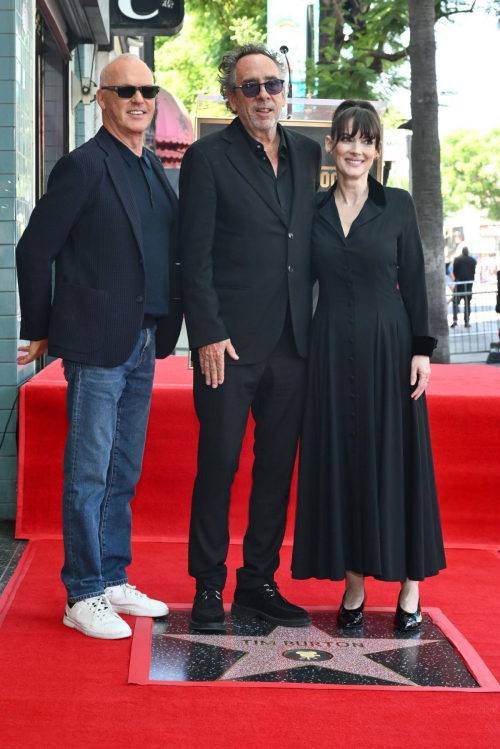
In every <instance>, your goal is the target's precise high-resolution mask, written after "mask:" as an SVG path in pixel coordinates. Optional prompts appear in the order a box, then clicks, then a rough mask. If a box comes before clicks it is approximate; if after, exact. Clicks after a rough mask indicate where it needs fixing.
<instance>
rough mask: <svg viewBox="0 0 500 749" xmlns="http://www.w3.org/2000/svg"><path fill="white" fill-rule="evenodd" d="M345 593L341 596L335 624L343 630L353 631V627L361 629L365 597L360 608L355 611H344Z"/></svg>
mask: <svg viewBox="0 0 500 749" xmlns="http://www.w3.org/2000/svg"><path fill="white" fill-rule="evenodd" d="M344 598H345V593H344V595H343V596H342V604H341V606H340V609H339V613H338V614H337V624H338V626H339V627H342V628H343V629H354V628H355V627H362V626H363V624H364V621H363V610H364V608H365V601H366V595H365V597H364V599H363V603H362V604H361V606H358V608H357V609H346V608H345V606H344Z"/></svg>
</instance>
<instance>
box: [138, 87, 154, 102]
mask: <svg viewBox="0 0 500 749" xmlns="http://www.w3.org/2000/svg"><path fill="white" fill-rule="evenodd" d="M140 91H141V94H142V95H143V96H144V98H145V99H154V98H155V96H156V95H157V94H158V86H141V88H140Z"/></svg>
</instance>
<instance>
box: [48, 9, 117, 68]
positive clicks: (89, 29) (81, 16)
mask: <svg viewBox="0 0 500 749" xmlns="http://www.w3.org/2000/svg"><path fill="white" fill-rule="evenodd" d="M37 5H38V7H39V8H40V12H41V14H42V15H43V17H44V19H45V22H46V24H47V26H48V27H49V29H50V30H51V32H52V35H53V37H54V39H55V42H56V44H57V46H58V48H59V51H60V53H61V56H62V57H63V59H64V60H71V50H72V49H74V47H76V45H77V44H109V42H110V38H111V37H110V31H109V0H37Z"/></svg>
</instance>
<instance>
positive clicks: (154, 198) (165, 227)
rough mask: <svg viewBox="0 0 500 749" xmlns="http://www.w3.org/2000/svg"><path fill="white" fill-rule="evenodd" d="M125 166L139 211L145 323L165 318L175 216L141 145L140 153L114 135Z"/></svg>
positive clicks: (147, 324)
mask: <svg viewBox="0 0 500 749" xmlns="http://www.w3.org/2000/svg"><path fill="white" fill-rule="evenodd" d="M113 140H114V141H115V143H116V146H117V148H118V150H119V152H120V154H121V156H122V158H123V162H124V164H125V165H126V170H125V171H126V172H127V174H128V177H129V180H130V185H131V187H132V191H133V193H134V197H135V200H136V203H137V208H138V210H139V216H140V218H141V227H142V247H143V250H144V263H145V268H146V300H145V306H144V313H145V316H144V321H145V326H149V325H151V324H152V323H153V322H154V319H157V318H160V317H167V315H168V300H169V282H170V279H169V262H168V254H169V244H170V234H171V230H172V223H173V220H174V215H173V211H172V205H171V203H170V200H169V199H168V196H167V193H166V191H165V188H164V187H163V185H162V184H161V182H160V180H159V179H158V177H157V175H156V174H155V171H154V169H153V167H152V166H151V161H150V160H149V156H148V154H147V151H146V149H144V148H143V150H142V156H136V154H135V153H134V152H133V151H131V150H130V148H128V147H127V146H126V145H125V144H124V143H122V142H121V141H120V140H118V139H117V138H113Z"/></svg>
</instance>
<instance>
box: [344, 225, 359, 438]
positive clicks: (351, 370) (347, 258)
mask: <svg viewBox="0 0 500 749" xmlns="http://www.w3.org/2000/svg"><path fill="white" fill-rule="evenodd" d="M342 272H343V273H344V274H345V287H346V291H347V298H346V300H347V301H346V309H345V310H342V318H343V320H344V321H345V323H346V326H345V329H346V331H347V334H348V336H349V337H348V344H349V345H348V354H349V355H348V357H347V359H348V361H347V364H348V366H347V368H346V372H347V378H348V383H349V406H350V417H351V424H352V429H351V432H350V436H351V438H352V440H354V444H353V448H354V450H356V448H357V440H355V438H356V437H357V434H358V429H357V422H358V411H357V407H356V396H357V392H356V387H357V385H356V380H357V377H356V374H357V371H356V370H357V361H356V358H357V357H356V315H355V297H354V288H353V282H352V269H351V253H350V252H349V239H348V237H346V238H345V239H344V247H343V248H342Z"/></svg>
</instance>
